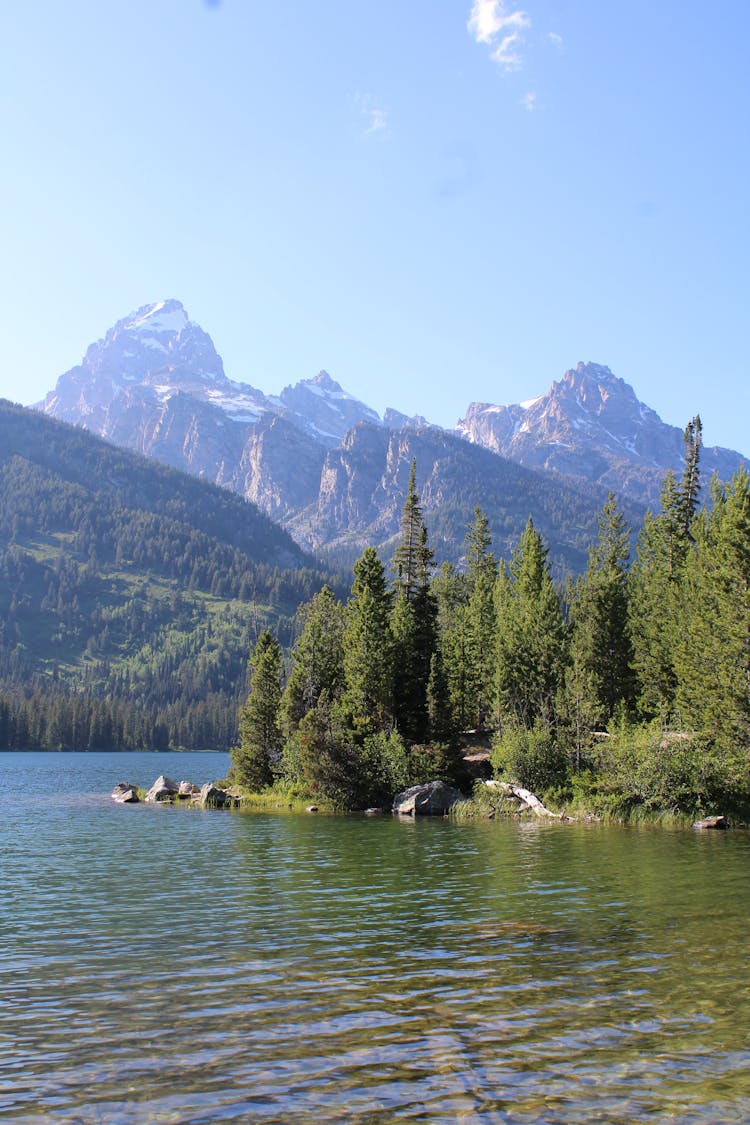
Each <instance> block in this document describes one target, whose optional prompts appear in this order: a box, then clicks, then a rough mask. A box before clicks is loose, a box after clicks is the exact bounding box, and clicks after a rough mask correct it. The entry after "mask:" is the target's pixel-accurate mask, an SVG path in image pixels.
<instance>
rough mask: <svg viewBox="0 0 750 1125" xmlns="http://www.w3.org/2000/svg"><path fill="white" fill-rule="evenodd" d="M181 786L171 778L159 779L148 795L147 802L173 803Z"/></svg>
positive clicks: (162, 776) (163, 777)
mask: <svg viewBox="0 0 750 1125" xmlns="http://www.w3.org/2000/svg"><path fill="white" fill-rule="evenodd" d="M179 788H180V787H179V785H177V783H176V782H174V781H172V778H171V777H165V776H164V774H162V775H161V777H157V779H156V781H155V782H154V784H153V785H152V786H151V788H150V789H149V791H148V793H147V794H146V800H147V801H171V800H172V799H173V798H174V797H176V796H177V793H178V792H179Z"/></svg>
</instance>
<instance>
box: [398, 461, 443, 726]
mask: <svg viewBox="0 0 750 1125" xmlns="http://www.w3.org/2000/svg"><path fill="white" fill-rule="evenodd" d="M415 478H416V462H414V461H412V463H411V469H410V472H409V486H408V489H407V495H406V501H405V503H404V510H403V515H402V519H401V539H400V542H399V544H398V546H397V548H396V551H395V554H394V561H393V565H394V570H395V572H396V583H395V603H394V607H393V614H392V617H391V632H392V635H393V656H394V680H393V714H394V719H395V721H396V724H397V726H398V728H399V730H400V731H401V732H402V734H403V735H404V737H405V738H406V739H407V740H409V741H419V740H422V739H424V738H427V737H428V735H429V727H430V723H429V714H428V702H427V690H428V684H429V677H430V668H431V664H432V657H433V654H434V652H435V648H436V644H437V635H436V624H437V604H436V602H435V598H434V597H433V595H432V592H431V590H430V573H431V569H432V565H433V561H432V560H433V555H432V551H431V550H430V548H429V547H428V545H427V529H426V528H425V525H424V521H423V519H422V510H421V508H420V506H419V497H418V496H417V493H416V487H415ZM442 689H443V685H442V684H441V690H442ZM435 702H436V701H435V700H433V703H435Z"/></svg>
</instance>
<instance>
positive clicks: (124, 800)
mask: <svg viewBox="0 0 750 1125" xmlns="http://www.w3.org/2000/svg"><path fill="white" fill-rule="evenodd" d="M112 800H113V801H117V803H118V804H119V805H135V804H137V803H138V801H139V800H140V798H139V796H138V789H137V788H136V786H135V785H131V784H130V782H129V781H118V782H117V785H115V787H114V789H113V790H112Z"/></svg>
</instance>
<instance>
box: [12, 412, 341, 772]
mask: <svg viewBox="0 0 750 1125" xmlns="http://www.w3.org/2000/svg"><path fill="white" fill-rule="evenodd" d="M325 578H326V576H325V575H324V574H322V573H321V572H320V570H319V569H318V568H317V567H316V564H315V563H314V561H313V560H312V559H311V558H310V557H309V556H307V555H305V554H304V552H303V551H301V550H300V548H299V547H297V546H296V545H295V543H294V542H293V541H292V540H291V538H290V537H289V536H288V535H287V534H286V533H285V532H284V531H282V530H281V529H280V528H278V527H277V526H276V525H275V524H274V523H273V522H272V521H271V520H270V519H269V518H268V517H266V516H265V515H263V514H262V513H261V512H259V511H258V509H257V508H256V507H255V506H254V505H252V504H249V503H247V502H246V501H243V500H242V499H240V498H239V497H238V496H236V495H233V494H231V493H229V492H227V491H225V490H223V489H221V488H218V487H216V486H215V485H212V484H208V483H205V482H202V481H199V480H196V479H195V478H192V477H189V476H187V475H185V474H182V473H179V472H177V471H175V470H172V469H168V468H166V467H164V466H160V465H158V464H155V463H153V462H150V461H147V460H145V459H144V458H141V457H138V456H137V455H134V454H131V453H128V452H125V451H123V450H120V449H115V448H114V447H112V446H110V445H108V444H107V443H106V442H103V441H101V440H100V439H98V438H96V437H93V436H92V435H91V434H88V433H86V432H84V431H82V430H78V429H75V428H73V427H72V426H68V425H65V424H62V423H59V422H54V421H52V420H50V419H48V418H45V417H44V416H42V415H39V414H36V413H33V412H31V411H27V410H24V409H23V408H21V407H18V406H14V405H12V404H10V403H7V402H0V748H8V747H14V746H18V747H25V746H42V747H45V748H49V749H59V748H61V747H70V748H73V749H80V750H86V749H93V748H97V747H102V748H110V747H112V748H117V747H119V746H127V747H131V748H138V747H143V748H146V747H151V746H154V747H167V746H171V747H173V748H176V747H181V746H184V747H209V748H210V747H219V748H226V747H228V746H229V745H230V744H231V742H232V740H233V739H234V737H235V727H236V709H237V701H238V698H239V697H240V695H241V694H242V691H243V688H244V684H245V665H246V661H247V653H248V651H249V648H250V647H251V645H252V643H253V640H254V638H255V636H256V635H257V634H258V632H259V631H261V630H262V629H263V628H264V627H266V626H271V627H273V629H274V631H277V630H278V632H279V635H280V636H282V637H285V638H287V639H289V638H290V636H291V633H290V630H291V624H292V621H293V618H294V614H295V610H296V607H297V605H298V604H299V602H300V601H304V600H305V599H307V598H309V597H311V596H312V595H313V594H314V593H315V591H316V590H317V589H318V588H319V587H320V586H321V584H322V583H323V581H324V580H325ZM329 580H330V578H329ZM334 581H335V579H334Z"/></svg>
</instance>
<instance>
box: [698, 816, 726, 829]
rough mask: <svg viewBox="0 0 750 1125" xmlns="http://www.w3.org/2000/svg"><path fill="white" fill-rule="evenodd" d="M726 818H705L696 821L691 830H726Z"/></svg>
mask: <svg viewBox="0 0 750 1125" xmlns="http://www.w3.org/2000/svg"><path fill="white" fill-rule="evenodd" d="M728 827H729V825H728V824H727V818H726V817H725V816H707V817H705V818H704V819H703V820H696V822H695V824H694V825H693V828H699V829H703V828H720V829H725V828H728Z"/></svg>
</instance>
